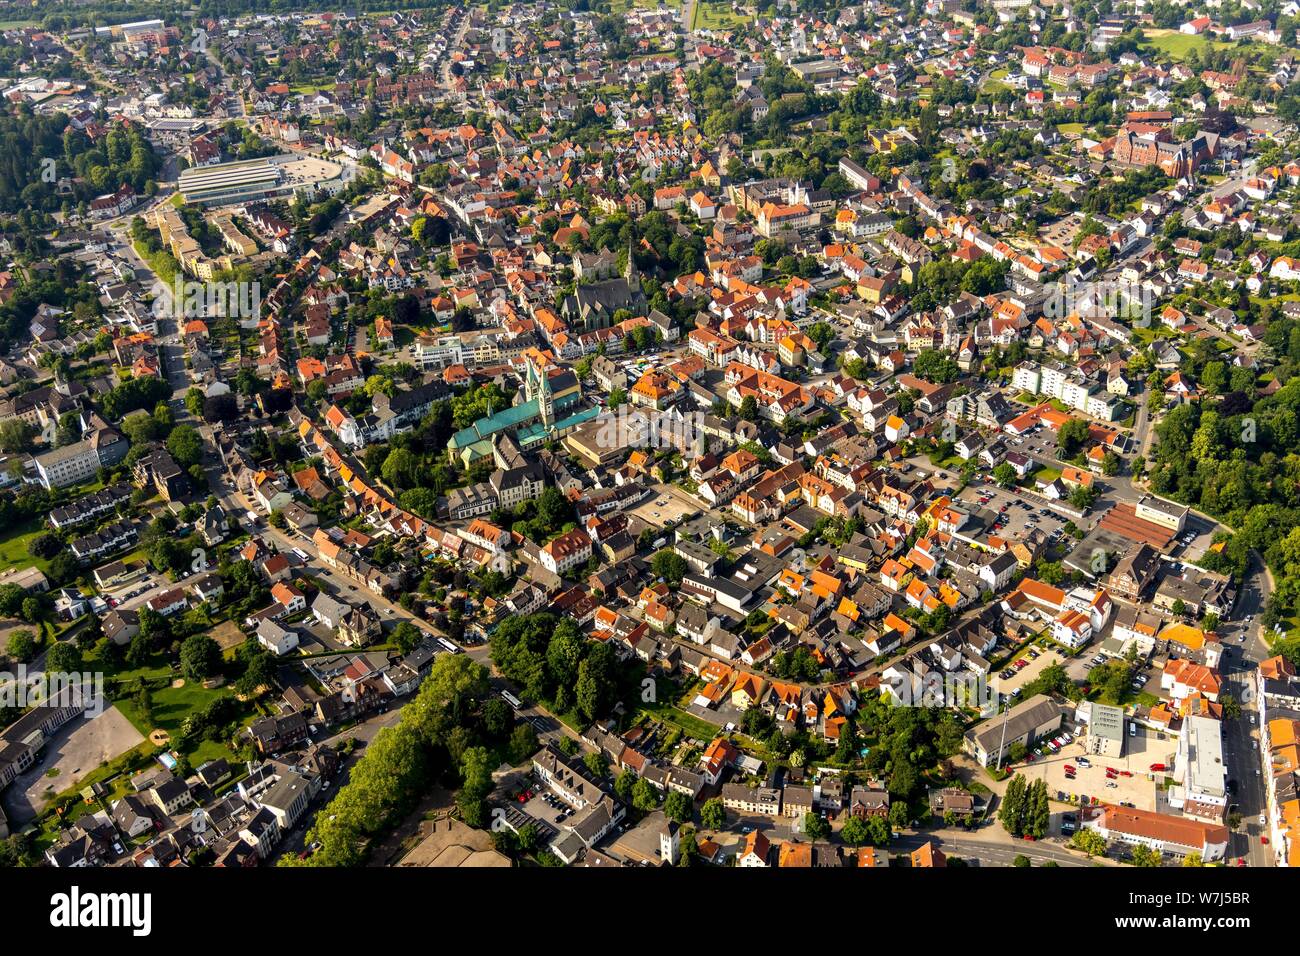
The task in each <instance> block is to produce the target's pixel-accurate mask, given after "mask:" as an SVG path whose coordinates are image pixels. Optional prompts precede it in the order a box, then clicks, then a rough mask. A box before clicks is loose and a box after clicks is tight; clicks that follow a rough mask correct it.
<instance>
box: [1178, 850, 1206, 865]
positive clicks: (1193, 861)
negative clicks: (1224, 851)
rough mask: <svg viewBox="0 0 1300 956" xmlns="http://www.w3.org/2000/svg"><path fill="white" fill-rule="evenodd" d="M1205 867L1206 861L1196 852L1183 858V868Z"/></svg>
mask: <svg viewBox="0 0 1300 956" xmlns="http://www.w3.org/2000/svg"><path fill="white" fill-rule="evenodd" d="M1204 865H1205V860H1204V859H1203V858H1202V857H1201V854H1200V853H1197V852H1195V851H1193V852H1191V853H1189V854H1187V856H1185V857H1183V866H1190V867H1198V866H1204Z"/></svg>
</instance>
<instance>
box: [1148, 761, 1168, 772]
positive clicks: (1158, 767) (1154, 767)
mask: <svg viewBox="0 0 1300 956" xmlns="http://www.w3.org/2000/svg"><path fill="white" fill-rule="evenodd" d="M1151 769H1152V770H1153V771H1155V772H1157V773H1158V772H1159V771H1161V770H1167V769H1168V768H1167V767H1166V766H1165V765H1164V764H1162V763H1153V764H1152V765H1151Z"/></svg>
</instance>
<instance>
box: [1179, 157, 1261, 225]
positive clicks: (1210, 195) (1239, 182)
mask: <svg viewBox="0 0 1300 956" xmlns="http://www.w3.org/2000/svg"><path fill="white" fill-rule="evenodd" d="M1253 175H1255V160H1253V159H1251V160H1247V162H1246V164H1245V165H1244V166H1242V168H1241V172H1239V173H1237V174H1236V175H1235V176H1230V177H1228V178H1227V179H1225V180H1224V181H1223V182H1222V183H1220V184H1219V185H1218V186H1215V187H1214V188H1213V189H1211V190H1208V191H1207V192H1205V193H1202V194H1200V195H1199V196H1195V197H1193V198H1192V199H1191V201H1189V202H1188V203H1187V208H1186V209H1184V210H1183V224H1184V225H1186V224H1187V223H1189V222H1191V221H1192V219H1194V218H1195V217H1196V214H1197V213H1198V212H1200V211H1201V210H1202V209H1204V208H1205V207H1206V206H1207V205H1209V203H1210V201H1211V200H1212V199H1222V198H1223V197H1224V196H1227V195H1229V194H1230V193H1234V192H1236V191H1237V190H1239V189H1240V188H1241V187H1242V186H1243V185H1244V184H1245V182H1246V180H1248V179H1250V177H1251V176H1253Z"/></svg>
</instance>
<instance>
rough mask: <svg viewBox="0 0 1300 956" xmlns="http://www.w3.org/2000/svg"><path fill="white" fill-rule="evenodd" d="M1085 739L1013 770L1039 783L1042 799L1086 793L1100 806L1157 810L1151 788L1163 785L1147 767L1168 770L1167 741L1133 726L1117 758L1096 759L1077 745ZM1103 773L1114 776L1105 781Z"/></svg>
mask: <svg viewBox="0 0 1300 956" xmlns="http://www.w3.org/2000/svg"><path fill="white" fill-rule="evenodd" d="M1129 726H1130V728H1132V725H1129ZM1086 734H1087V731H1086V729H1084V730H1083V733H1082V735H1081V736H1080V737H1078V738H1076V739H1074V740H1071V741H1070V742H1069V743H1067V744H1066V745H1065V746H1064V747H1062V748H1061V749H1060V750H1059V751H1058V752H1056V753H1053V752H1052V751H1051V750H1050V748H1039V749H1042V750H1043V753H1042V754H1041V755H1040V754H1038V753H1032V754H1031V755H1032V756H1033V760H1031V761H1030V760H1027V761H1026V762H1025V763H1023V764H1017V765H1016V767H1015V768H1014V769H1015V771H1016V772H1018V773H1023V774H1024V775H1025V777H1026V778H1028V779H1029V780H1031V781H1033V780H1045V781H1046V782H1047V792H1048V795H1049V796H1050V797H1052V799H1055V800H1061V799H1064V800H1065V801H1066V802H1077V799H1078V797H1079V795H1080V794H1087V795H1088V796H1090V797H1096V798H1097V800H1099V801H1101V802H1103V803H1127V804H1131V805H1133V806H1135V807H1137V808H1138V809H1141V810H1157V809H1160V807H1159V806H1158V804H1159V803H1160V798H1159V796H1158V794H1159V791H1158V789H1157V786H1156V784H1157V782H1163V779H1164V773H1153V772H1152V771H1151V765H1152V764H1164V765H1165V766H1166V767H1172V766H1173V762H1174V750H1175V744H1174V742H1173V741H1172V740H1170V739H1168V737H1166V739H1164V740H1160V739H1159V737H1160V735H1158V734H1156V733H1155V732H1154V731H1151V730H1147V729H1145V728H1142V727H1137V728H1136V733H1135V734H1131V733H1130V731H1125V734H1124V755H1123V756H1122V757H1101V756H1097V755H1091V756H1090V755H1088V754H1087V752H1086V750H1085V748H1084V744H1083V740H1084V739H1086ZM1089 764H1090V765H1091V766H1089ZM1066 767H1073V768H1074V779H1070V778H1069V777H1068V776H1067V774H1066V770H1065V768H1066ZM1107 768H1113V769H1114V770H1116V771H1118V772H1117V773H1116V774H1115V775H1113V776H1109V775H1108V774H1107V772H1106V771H1107ZM1126 773H1127V774H1128V776H1125V774H1126ZM1062 795H1064V796H1062Z"/></svg>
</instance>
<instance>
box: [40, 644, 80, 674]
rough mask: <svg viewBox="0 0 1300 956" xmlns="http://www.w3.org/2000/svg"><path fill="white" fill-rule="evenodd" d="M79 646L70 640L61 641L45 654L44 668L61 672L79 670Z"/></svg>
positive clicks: (75, 671) (69, 672) (73, 672)
mask: <svg viewBox="0 0 1300 956" xmlns="http://www.w3.org/2000/svg"><path fill="white" fill-rule="evenodd" d="M81 663H82V659H81V648H79V647H77V645H76V644H73V643H72V642H71V641H61V642H59V643H57V644H55V645H54V646H53V647H51V648H50V652H49V653H48V654H46V655H45V669H46V670H47V671H58V672H59V673H62V674H75V673H77V672H78V671H80V670H81Z"/></svg>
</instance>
